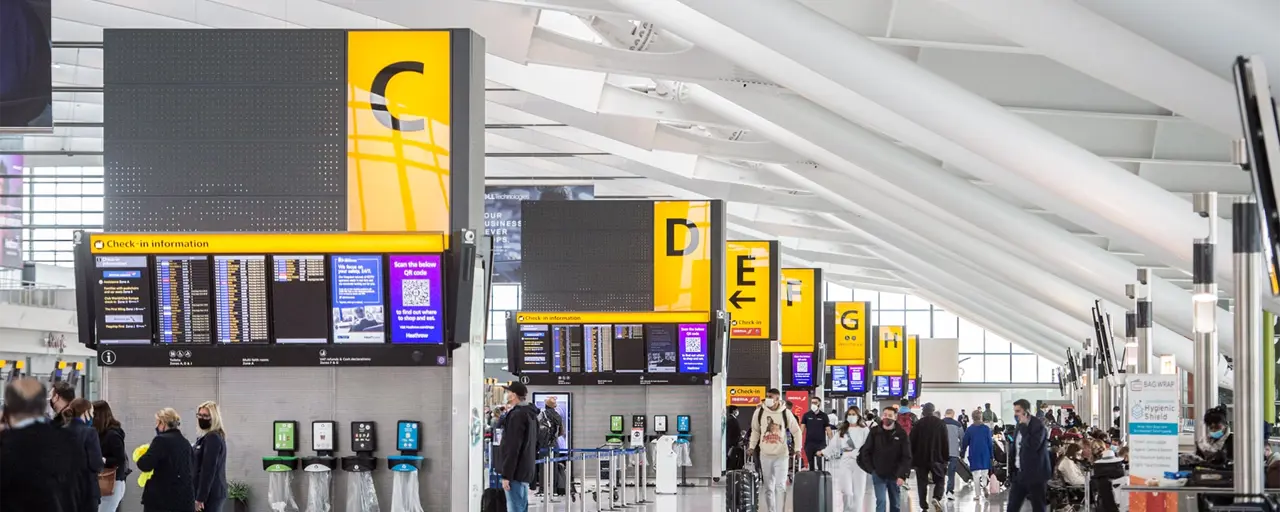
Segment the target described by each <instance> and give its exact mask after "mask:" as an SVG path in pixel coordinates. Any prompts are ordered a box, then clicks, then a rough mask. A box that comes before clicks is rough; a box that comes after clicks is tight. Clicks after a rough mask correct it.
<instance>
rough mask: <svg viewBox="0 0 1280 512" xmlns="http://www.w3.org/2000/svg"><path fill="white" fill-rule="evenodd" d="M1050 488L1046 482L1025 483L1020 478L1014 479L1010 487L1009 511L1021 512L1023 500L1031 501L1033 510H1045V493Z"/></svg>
mask: <svg viewBox="0 0 1280 512" xmlns="http://www.w3.org/2000/svg"><path fill="white" fill-rule="evenodd" d="M1046 493H1048V488H1047V487H1046V485H1045V483H1044V482H1040V483H1031V484H1028V483H1025V482H1020V481H1018V480H1014V481H1013V485H1011V486H1010V487H1009V507H1008V509H1007V510H1008V512H1021V510H1022V502H1024V501H1030V502H1031V512H1045V510H1046V509H1045V494H1046Z"/></svg>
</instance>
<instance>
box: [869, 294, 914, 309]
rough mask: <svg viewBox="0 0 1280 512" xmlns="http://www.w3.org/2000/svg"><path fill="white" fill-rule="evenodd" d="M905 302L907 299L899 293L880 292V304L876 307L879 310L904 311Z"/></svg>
mask: <svg viewBox="0 0 1280 512" xmlns="http://www.w3.org/2000/svg"><path fill="white" fill-rule="evenodd" d="M906 301H907V297H906V296H905V295H903V294H901V293H889V292H881V293H880V304H877V305H876V307H878V308H880V309H904V306H906Z"/></svg>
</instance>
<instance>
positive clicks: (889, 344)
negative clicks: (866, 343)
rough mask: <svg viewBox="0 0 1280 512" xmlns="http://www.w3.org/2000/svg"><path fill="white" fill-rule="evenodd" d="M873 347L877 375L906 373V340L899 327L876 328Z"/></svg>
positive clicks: (885, 326)
mask: <svg viewBox="0 0 1280 512" xmlns="http://www.w3.org/2000/svg"><path fill="white" fill-rule="evenodd" d="M875 347H876V348H875V360H876V372H877V374H893V375H902V374H904V373H906V358H907V357H906V355H907V338H906V336H905V335H904V334H903V327H902V326H901V325H881V326H879V327H877V328H876V341H875Z"/></svg>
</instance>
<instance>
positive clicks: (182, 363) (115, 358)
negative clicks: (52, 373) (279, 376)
mask: <svg viewBox="0 0 1280 512" xmlns="http://www.w3.org/2000/svg"><path fill="white" fill-rule="evenodd" d="M98 361H99V362H100V363H101V364H102V366H109V367H165V366H168V367H197V368H211V367H218V366H242V367H248V366H263V367H284V366H446V365H448V363H449V349H448V348H447V347H445V346H444V345H425V344H423V345H384V346H379V347H378V348H377V350H369V348H368V347H367V346H359V345H335V344H328V345H323V346H316V345H274V346H272V347H271V349H270V350H264V349H263V347H261V346H254V345H249V344H238V345H204V346H202V345H187V346H177V345H170V346H164V345H119V346H110V347H102V348H101V350H99V351H98Z"/></svg>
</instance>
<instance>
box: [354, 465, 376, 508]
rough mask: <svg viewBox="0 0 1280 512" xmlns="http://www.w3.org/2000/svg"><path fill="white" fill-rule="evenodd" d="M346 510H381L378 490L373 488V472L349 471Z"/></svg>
mask: <svg viewBox="0 0 1280 512" xmlns="http://www.w3.org/2000/svg"><path fill="white" fill-rule="evenodd" d="M346 512H380V511H379V510H378V492H377V491H376V490H374V488H373V472H372V471H358V472H355V473H347V508H346Z"/></svg>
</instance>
